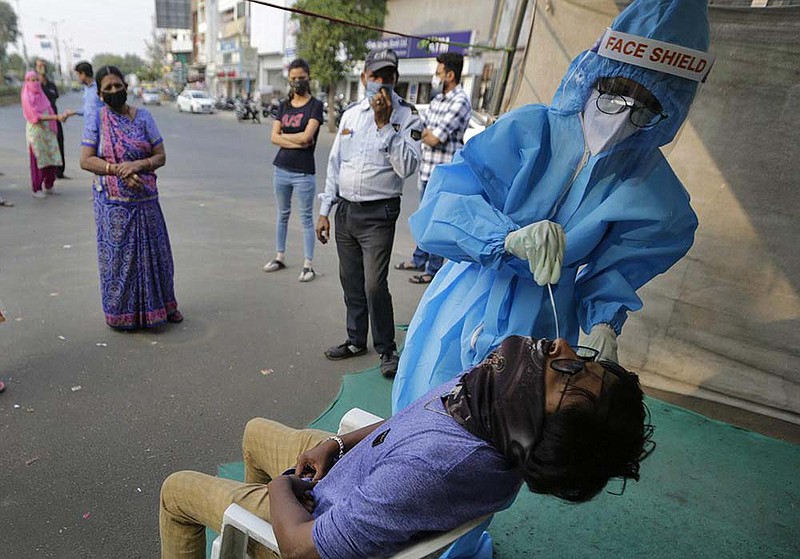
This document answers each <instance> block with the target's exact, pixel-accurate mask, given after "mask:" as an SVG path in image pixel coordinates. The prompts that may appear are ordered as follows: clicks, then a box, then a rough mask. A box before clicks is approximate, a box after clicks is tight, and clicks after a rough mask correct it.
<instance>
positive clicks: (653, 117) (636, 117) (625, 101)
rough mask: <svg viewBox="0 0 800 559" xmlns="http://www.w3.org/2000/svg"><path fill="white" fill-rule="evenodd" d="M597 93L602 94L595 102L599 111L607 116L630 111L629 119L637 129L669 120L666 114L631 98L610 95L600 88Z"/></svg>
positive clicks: (614, 94)
mask: <svg viewBox="0 0 800 559" xmlns="http://www.w3.org/2000/svg"><path fill="white" fill-rule="evenodd" d="M597 91H598V92H599V93H600V95H598V96H597V100H596V101H595V103H596V104H597V110H599V111H600V112H601V113H604V114H607V115H618V114H620V113H621V112H623V111H627V110H630V114H629V115H628V118H629V119H630V121H631V124H633V125H634V126H635V127H637V128H652V127H653V126H655V125H656V124H658V123H659V122H661V121H662V120H664V119H665V118H667V115H665V114H664V113H661V112H656V111H654V110H652V109H650V108H648V107H646V106H645V105H642V104H641V103H639V102H638V101H636V100H635V99H633V98H631V97H626V96H624V95H619V94H618V93H609V92H607V91H603V90H602V89H600V88H599V87H598V88H597Z"/></svg>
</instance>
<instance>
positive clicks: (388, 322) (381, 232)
mask: <svg viewBox="0 0 800 559" xmlns="http://www.w3.org/2000/svg"><path fill="white" fill-rule="evenodd" d="M399 215H400V198H399V197H398V198H390V199H387V200H377V201H374V202H361V203H358V202H348V201H347V200H344V199H340V200H339V203H338V204H337V207H336V221H335V224H336V225H335V231H334V233H335V237H336V251H337V252H338V254H339V279H340V280H341V282H342V290H343V291H344V304H345V306H346V307H347V338H348V341H349V342H350V343H351V344H353V345H355V346H358V347H367V331H368V328H369V323H372V342H373V345H374V347H375V351H377V352H378V353H379V354H381V355H383V354H385V353H389V352H391V351H394V350H396V349H397V346H396V345H395V343H394V310H393V309H392V295H391V294H390V293H389V281H388V278H389V259H390V257H391V254H392V245H393V244H394V231H395V223H396V222H397V218H398V216H399Z"/></svg>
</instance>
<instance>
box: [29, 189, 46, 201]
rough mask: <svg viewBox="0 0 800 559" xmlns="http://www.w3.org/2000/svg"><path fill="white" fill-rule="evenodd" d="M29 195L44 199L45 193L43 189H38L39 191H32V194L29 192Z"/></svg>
mask: <svg viewBox="0 0 800 559" xmlns="http://www.w3.org/2000/svg"><path fill="white" fill-rule="evenodd" d="M31 196H33V197H34V198H36V199H37V200H44V197H45V196H46V194H45V193H44V191H42V190H40V191H39V192H34V193H33V194H31Z"/></svg>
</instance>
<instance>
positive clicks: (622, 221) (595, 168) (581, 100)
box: [392, 0, 708, 412]
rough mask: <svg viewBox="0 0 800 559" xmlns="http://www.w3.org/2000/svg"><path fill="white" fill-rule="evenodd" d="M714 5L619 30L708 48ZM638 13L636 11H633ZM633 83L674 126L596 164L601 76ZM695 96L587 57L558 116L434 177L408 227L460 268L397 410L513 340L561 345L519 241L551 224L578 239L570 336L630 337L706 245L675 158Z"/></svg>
mask: <svg viewBox="0 0 800 559" xmlns="http://www.w3.org/2000/svg"><path fill="white" fill-rule="evenodd" d="M705 4H706V3H705V2H697V1H696V0H672V1H664V0H640V1H639V2H634V3H633V4H632V5H631V6H630V7H629V8H628V9H626V10H625V11H624V12H623V13H622V14H620V16H619V17H618V18H617V19H616V20H615V21H614V23H613V24H612V28H614V29H616V30H620V31H624V32H627V33H632V34H636V35H641V36H646V37H651V38H656V39H660V40H663V41H669V42H672V43H676V44H682V45H683V46H687V47H690V48H695V49H697V50H707V49H708V23H707V14H706V13H705ZM634 8H636V9H634ZM613 76H623V77H628V78H630V79H633V80H635V81H637V82H639V83H641V84H642V85H644V86H645V87H647V88H648V90H649V91H650V92H651V93H652V94H653V95H655V97H656V98H657V99H658V100H659V101H660V102H661V104H662V106H663V108H664V112H665V113H666V114H667V115H668V118H667V119H666V120H664V121H663V122H661V123H659V124H658V125H657V126H655V127H654V128H652V129H646V130H640V131H638V132H637V133H636V134H634V135H633V136H631V137H629V138H628V139H626V140H625V141H623V142H621V143H619V144H617V145H616V146H614V147H613V148H612V149H610V150H608V151H605V152H603V153H600V154H599V155H596V156H588V152H587V151H586V150H585V145H584V140H583V132H582V125H581V118H582V117H581V112H582V110H583V106H584V104H585V102H586V99H587V98H588V97H589V94H590V93H591V91H592V88H593V87H594V84H595V83H596V82H597V80H598V79H599V78H601V77H613ZM695 92H696V84H695V83H694V82H691V81H689V80H685V79H683V78H678V77H674V76H669V75H666V74H662V73H659V72H655V71H652V70H647V69H643V68H639V67H635V66H631V65H628V64H624V63H621V62H617V61H613V60H609V59H606V58H602V57H600V56H598V55H597V54H595V53H594V52H592V51H587V52H584V53H582V54H581V55H580V56H578V57H577V58H576V59H575V61H574V62H573V63H572V65H571V67H570V69H569V71H568V72H567V75H566V77H565V78H564V81H563V82H562V85H561V86H560V88H559V90H558V92H557V93H556V96H555V98H554V100H553V103H552V105H551V106H549V107H548V106H545V105H528V106H525V107H522V108H520V109H518V110H515V111H512V112H510V113H508V114H506V115H504V116H503V117H502V118H500V119H499V120H498V121H497V123H495V124H494V125H492V126H491V127H489V128H488V129H487V130H486V131H485V132H483V133H481V134H480V135H478V136H476V137H475V138H474V139H472V140H471V141H470V142H469V143H467V144H466V146H465V147H464V149H463V150H462V151H461V152H460V153H459V154H457V155H456V157H455V158H454V160H453V162H452V163H450V164H447V165H440V166H438V167H436V169H435V170H434V172H433V174H432V176H431V178H430V181H429V182H428V186H427V189H426V192H425V196H424V199H423V201H422V204H421V206H420V208H419V210H418V211H417V212H416V213H414V214H413V215H412V216H411V218H410V220H409V223H410V225H411V231H412V233H413V234H414V237H415V239H416V240H417V244H418V245H419V246H420V247H421V248H422V249H423V250H425V251H426V252H430V253H433V254H438V255H441V256H444V257H446V258H447V259H448V260H449V262H448V263H447V264H446V265H445V266H444V267H443V268H442V269H441V270H440V271H439V273H438V274H437V275H436V277H435V278H434V281H433V282H432V283H431V284H430V286H429V287H428V289H427V291H426V293H425V295H424V297H423V298H422V300H421V302H420V304H419V307H418V308H417V311H416V313H415V314H414V318H413V319H412V321H411V325H410V327H409V331H408V336H407V338H406V344H405V347H404V350H403V353H402V356H401V358H400V365H399V370H398V374H397V377H396V379H395V382H394V387H393V393H392V404H393V411H395V412H396V411H397V410H399V409H402V408H403V407H405V406H406V405H408V404H409V403H411V402H412V401H414V400H415V399H416V398H418V397H419V396H421V395H422V394H424V393H426V392H427V391H428V390H430V388H431V387H434V386H437V385H439V384H441V383H442V382H444V381H446V380H449V379H451V378H453V377H454V376H455V375H457V374H458V373H459V372H462V371H464V370H466V369H468V368H470V367H472V366H474V365H476V364H478V363H479V362H480V361H482V360H483V359H484V358H485V357H486V355H488V353H489V352H490V351H491V350H492V349H493V348H495V347H496V346H497V345H499V343H500V342H501V341H502V340H503V339H504V338H505V337H507V336H510V335H514V334H519V335H526V336H534V337H549V338H553V337H555V335H556V327H555V321H554V317H553V311H552V308H551V304H550V300H549V295H548V291H547V288H542V287H540V286H538V285H537V284H536V283H535V282H534V280H533V276H532V274H531V272H530V269H529V266H528V262H527V261H525V260H522V259H519V258H517V257H515V256H513V255H511V254H509V253H507V252H506V251H505V249H504V242H505V238H506V236H507V235H508V234H509V233H510V232H511V231H514V230H516V229H519V228H521V227H524V226H526V225H528V224H531V223H535V222H537V221H541V220H544V219H549V220H551V221H554V222H557V223H560V224H561V225H562V226H563V228H564V231H565V233H566V239H567V242H566V251H565V255H564V265H563V270H562V274H561V279H560V281H559V282H558V284H557V285H554V286H553V295H554V297H555V300H556V307H557V309H558V316H559V327H560V334H561V336H562V337H564V338H566V339H567V340H568V341H569V342H570V343H573V344H574V343H575V342H577V339H578V333H579V327H580V328H582V329H583V330H584V331H586V332H589V331H590V330H591V328H592V326H594V325H595V324H598V323H608V324H610V325H611V326H612V327H613V328H614V329H615V330H616V331H617V333H619V332H620V330H621V329H622V326H623V324H624V322H625V320H626V318H627V314H628V312H629V311H636V310H638V309H640V308H641V307H642V301H641V299H640V298H639V297H638V296H637V294H636V291H637V289H639V288H640V287H641V286H643V285H644V284H645V283H647V282H648V281H650V280H651V279H652V278H653V277H655V276H656V275H658V274H661V273H663V272H665V271H666V270H667V269H669V268H670V266H672V265H673V264H674V263H675V262H677V261H678V260H679V259H680V258H681V257H683V255H685V254H686V252H687V251H688V250H689V248H690V247H691V246H692V243H693V241H694V232H695V229H696V228H697V217H696V215H695V213H694V211H693V210H692V208H691V206H690V205H689V195H688V193H687V192H686V190H685V189H684V187H683V185H682V184H681V182H680V181H679V180H678V178H677V177H676V176H675V173H674V172H673V171H672V168H671V167H670V165H669V163H668V162H667V161H666V159H665V158H664V156H663V154H662V152H661V150H660V146H663V145H665V144H667V143H668V142H670V141H671V140H672V139H673V138H674V136H675V134H676V133H677V131H678V130H679V129H680V127H681V125H682V123H683V121H684V120H685V118H686V115H687V113H688V110H689V107H690V105H691V102H692V99H693V97H694V94H695Z"/></svg>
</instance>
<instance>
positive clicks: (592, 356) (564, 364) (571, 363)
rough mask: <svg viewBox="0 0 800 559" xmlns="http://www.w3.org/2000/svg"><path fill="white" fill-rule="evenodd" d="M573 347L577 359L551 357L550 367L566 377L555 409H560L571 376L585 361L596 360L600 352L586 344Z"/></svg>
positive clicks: (576, 372) (582, 366) (584, 365)
mask: <svg viewBox="0 0 800 559" xmlns="http://www.w3.org/2000/svg"><path fill="white" fill-rule="evenodd" d="M573 349H574V350H575V354H576V355H577V357H578V358H577V359H553V360H552V361H551V362H550V367H551V368H552V369H553V370H554V371H558V372H559V373H561V374H562V375H564V377H566V378H565V381H564V390H563V391H562V392H561V398H560V399H559V400H558V407H556V410H560V409H561V404H562V403H563V402H564V396H566V394H567V389H568V388H569V383H570V381H571V380H572V377H574V376H575V375H577V374H578V373H580V372H581V371H583V369H584V368H586V364H587V363H592V362H594V361H596V360H597V356H598V355H599V354H600V352H599V351H597V350H596V349H594V348H591V347H586V346H580V345H579V346H575V347H574V348H573Z"/></svg>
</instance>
